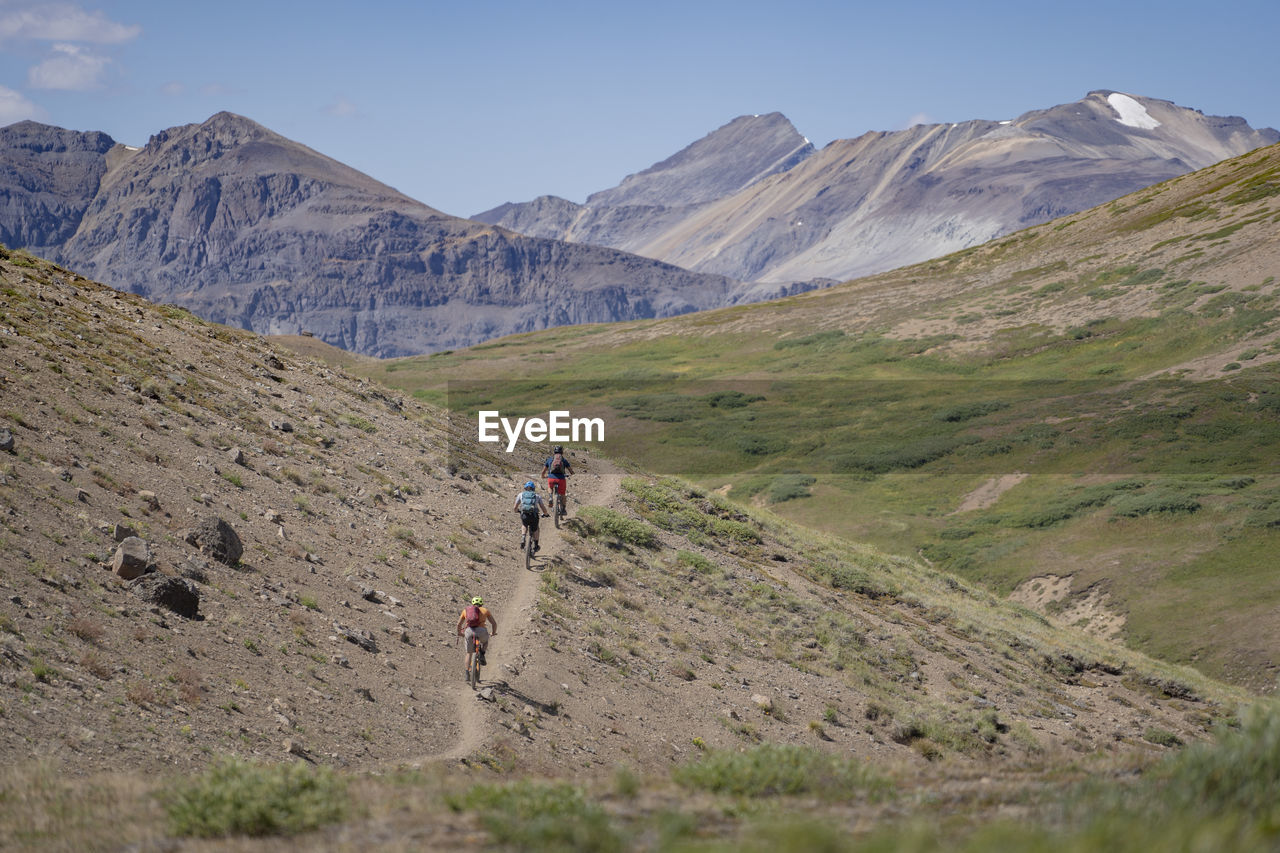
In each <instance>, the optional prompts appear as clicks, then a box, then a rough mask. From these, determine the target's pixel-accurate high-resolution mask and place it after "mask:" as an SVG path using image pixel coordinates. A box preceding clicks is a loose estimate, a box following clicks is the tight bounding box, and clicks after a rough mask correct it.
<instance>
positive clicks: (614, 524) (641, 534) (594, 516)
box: [578, 506, 658, 548]
mask: <svg viewBox="0 0 1280 853" xmlns="http://www.w3.org/2000/svg"><path fill="white" fill-rule="evenodd" d="M578 519H579V520H581V521H582V523H583V524H585V525H586V527H587V533H588V534H589V535H591V536H609V537H611V538H613V539H616V540H618V541H619V542H625V543H626V544H628V545H635V546H636V547H638V548H656V547H657V546H658V534H657V532H656V531H654V529H653V528H652V527H650V526H649V525H648V524H645V523H644V522H643V521H637V520H636V519H633V518H627V517H626V516H625V515H622V514H621V513H618V512H614V511H613V510H611V509H608V508H606V507H602V506H584V507H582V508H581V509H579V510H578Z"/></svg>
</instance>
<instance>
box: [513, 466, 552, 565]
mask: <svg viewBox="0 0 1280 853" xmlns="http://www.w3.org/2000/svg"><path fill="white" fill-rule="evenodd" d="M537 488H538V487H537V486H535V485H534V483H533V480H530V481H529V482H527V483H525V484H524V491H522V492H521V493H520V494H518V495H516V505H515V506H514V507H512V508H513V509H514V510H515V511H516V512H518V513H520V523H521V524H523V525H524V527H523V528H522V529H521V531H520V548H521V549H523V548H524V538H525V537H526V536H532V537H533V553H535V554H536V553H538V551H539V550H540V549H541V547H542V546H541V545H540V544H539V543H538V513H539V512H541V513H542V517H543V518H546V517H547V505H546V504H545V503H543V501H542V496H541V495H539V494H538V492H537Z"/></svg>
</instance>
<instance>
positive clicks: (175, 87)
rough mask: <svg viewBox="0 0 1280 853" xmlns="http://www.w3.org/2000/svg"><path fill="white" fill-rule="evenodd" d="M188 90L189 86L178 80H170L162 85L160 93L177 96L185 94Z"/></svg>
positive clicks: (172, 96)
mask: <svg viewBox="0 0 1280 853" xmlns="http://www.w3.org/2000/svg"><path fill="white" fill-rule="evenodd" d="M186 91H187V87H186V86H184V85H182V84H181V83H179V82H178V81H177V80H170V81H169V82H168V83H165V84H164V85H163V86H161V87H160V94H162V95H168V96H169V97H170V98H176V97H178V96H179V95H182V94H185V93H186Z"/></svg>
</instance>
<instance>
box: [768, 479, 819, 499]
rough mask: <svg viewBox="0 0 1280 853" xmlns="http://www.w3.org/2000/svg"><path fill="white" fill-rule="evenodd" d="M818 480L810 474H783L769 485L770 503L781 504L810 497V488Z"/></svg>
mask: <svg viewBox="0 0 1280 853" xmlns="http://www.w3.org/2000/svg"><path fill="white" fill-rule="evenodd" d="M816 482H817V480H816V479H815V478H813V477H810V476H809V475H808V474H783V475H782V476H780V477H776V478H774V481H773V482H772V483H771V484H770V485H769V491H768V495H769V503H775V504H780V503H783V502H785V501H792V500H795V499H796V498H807V497H809V487H810V486H812V485H813V484H814V483H816Z"/></svg>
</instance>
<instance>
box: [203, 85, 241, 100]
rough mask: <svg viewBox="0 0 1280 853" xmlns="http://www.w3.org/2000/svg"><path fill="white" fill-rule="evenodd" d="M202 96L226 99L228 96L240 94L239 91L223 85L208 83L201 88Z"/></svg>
mask: <svg viewBox="0 0 1280 853" xmlns="http://www.w3.org/2000/svg"><path fill="white" fill-rule="evenodd" d="M200 94H202V95H204V96H205V97H206V98H224V97H226V96H227V95H237V94H239V90H237V89H233V88H231V87H230V86H226V85H223V84H222V83H206V84H204V85H203V86H201V87H200Z"/></svg>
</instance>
